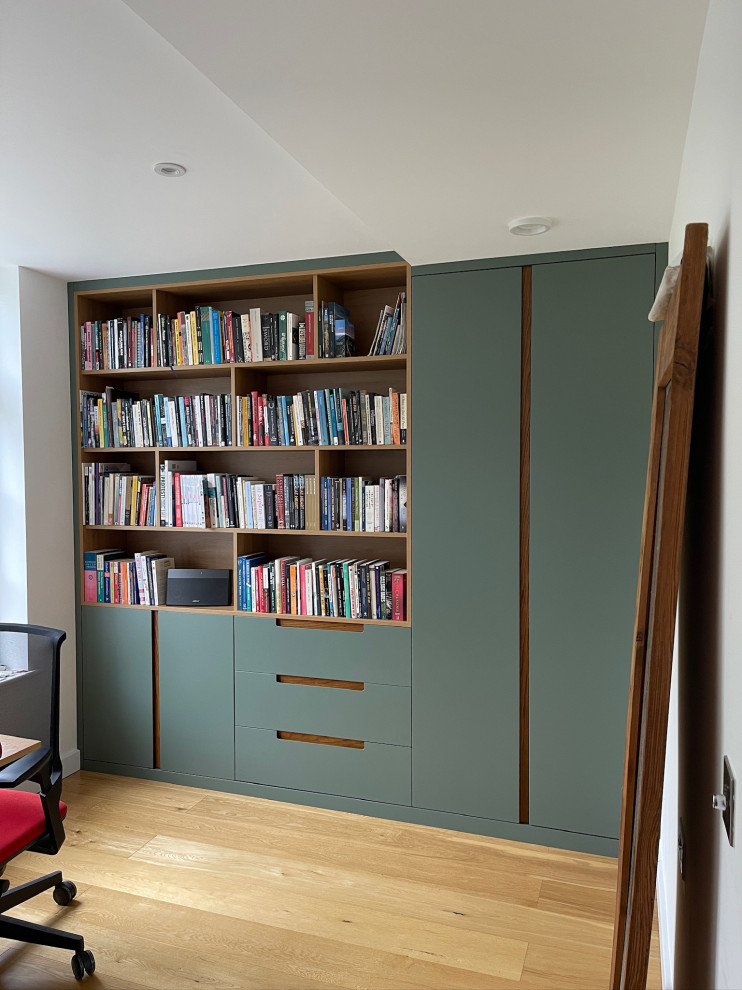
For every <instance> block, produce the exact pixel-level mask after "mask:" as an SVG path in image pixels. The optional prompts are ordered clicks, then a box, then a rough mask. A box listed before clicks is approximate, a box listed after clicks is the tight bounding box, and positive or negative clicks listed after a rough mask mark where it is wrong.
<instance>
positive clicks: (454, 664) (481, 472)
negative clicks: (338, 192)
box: [410, 268, 521, 821]
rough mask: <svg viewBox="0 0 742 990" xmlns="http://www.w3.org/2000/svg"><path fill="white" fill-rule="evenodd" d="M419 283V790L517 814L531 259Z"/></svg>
mask: <svg viewBox="0 0 742 990" xmlns="http://www.w3.org/2000/svg"><path fill="white" fill-rule="evenodd" d="M412 296H413V298H412V312H413V320H414V335H413V356H412V395H413V402H412V417H413V418H412V423H411V427H410V430H411V432H410V437H411V443H412V485H411V489H410V491H411V497H412V511H411V524H412V574H411V588H412V684H413V690H412V695H413V703H412V766H413V770H412V781H413V783H412V794H413V798H412V803H413V805H414V806H415V807H419V808H432V809H436V810H439V811H453V812H460V813H462V814H467V815H476V816H479V817H484V818H500V819H505V820H508V821H517V819H518V752H519V748H518V699H519V673H518V671H519V545H520V544H519V540H520V538H519V527H518V519H519V505H520V501H519V470H520V311H521V270H520V268H504V269H497V270H492V269H490V270H483V271H474V272H461V273H455V274H442V275H419V276H414V277H413V280H412Z"/></svg>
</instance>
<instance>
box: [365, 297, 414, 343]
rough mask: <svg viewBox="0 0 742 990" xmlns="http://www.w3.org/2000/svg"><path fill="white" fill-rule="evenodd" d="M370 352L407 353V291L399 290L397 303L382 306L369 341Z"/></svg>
mask: <svg viewBox="0 0 742 990" xmlns="http://www.w3.org/2000/svg"><path fill="white" fill-rule="evenodd" d="M368 353H369V355H372V354H406V353H407V293H406V292H400V294H399V295H398V296H397V304H396V306H395V307H394V309H392V307H391V306H384V308H383V309H382V311H381V312H380V313H379V321H378V323H377V324H376V333H375V334H374V339H373V341H372V342H371V350H370V351H369V352H368Z"/></svg>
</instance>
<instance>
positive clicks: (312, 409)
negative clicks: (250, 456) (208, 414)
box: [237, 388, 407, 447]
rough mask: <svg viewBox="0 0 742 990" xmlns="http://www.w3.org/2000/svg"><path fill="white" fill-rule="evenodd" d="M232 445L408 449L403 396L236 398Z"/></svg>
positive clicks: (328, 393)
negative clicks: (234, 443)
mask: <svg viewBox="0 0 742 990" xmlns="http://www.w3.org/2000/svg"><path fill="white" fill-rule="evenodd" d="M237 442H238V444H239V445H240V446H243V447H301V446H318V445H322V446H352V445H360V444H373V445H375V446H389V445H392V444H403V443H407V393H406V392H395V391H394V390H393V389H391V388H390V389H389V394H388V395H381V394H378V393H376V392H368V391H366V390H365V389H360V390H358V389H344V388H325V389H316V390H313V391H309V390H308V391H304V392H297V393H296V394H295V395H269V394H267V393H263V394H261V393H260V392H251V393H250V394H249V395H238V396H237Z"/></svg>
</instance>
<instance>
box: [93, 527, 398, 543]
mask: <svg viewBox="0 0 742 990" xmlns="http://www.w3.org/2000/svg"><path fill="white" fill-rule="evenodd" d="M83 528H84V529H86V530H105V531H108V532H111V531H118V532H122V531H123V532H134V533H208V534H229V533H239V534H240V535H248V536H255V535H259V536H322V537H324V536H330V537H332V536H335V537H337V536H348V537H355V538H356V539H358V538H361V537H362V538H364V539H369V538H371V539H387V540H389V539H393V540H406V539H407V533H367V532H365V531H363V532H358V531H355V530H338V529H238V528H237V527H236V526H214V527H202V526H119V525H110V526H106V525H96V526H91V525H88V524H86V525H84V527H83Z"/></svg>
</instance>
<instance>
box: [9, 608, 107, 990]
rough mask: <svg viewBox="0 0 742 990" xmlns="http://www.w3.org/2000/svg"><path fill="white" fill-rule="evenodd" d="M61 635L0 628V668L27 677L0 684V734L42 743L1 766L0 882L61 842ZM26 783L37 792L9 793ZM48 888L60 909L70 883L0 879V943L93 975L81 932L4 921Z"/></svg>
mask: <svg viewBox="0 0 742 990" xmlns="http://www.w3.org/2000/svg"><path fill="white" fill-rule="evenodd" d="M65 637H66V633H64V632H62V631H61V630H60V629H47V628H45V627H44V626H29V625H16V624H11V623H0V663H2V664H3V665H4V666H6V667H10V668H12V669H14V670H19V671H21V670H23V671H27V673H22V674H18V675H17V676H12V677H9V678H8V679H6V680H3V681H2V682H0V731H2V732H3V733H5V734H9V735H15V736H20V737H22V738H30V739H39V740H41V744H42V745H41V749H37V750H35V751H34V752H32V753H29V754H28V755H27V756H24V757H22V758H21V759H19V760H16V761H15V762H13V763H11V764H9V765H8V766H6V767H4V768H3V769H0V877H2V874H3V872H4V871H5V867H6V865H7V863H8V862H9V860H11V859H13V857H15V856H17V855H18V854H19V853H22V852H24V851H25V850H29V851H31V852H38V853H46V854H47V855H49V856H53V855H55V854H56V853H57V852H59V849H60V848H61V846H62V843H63V842H64V826H63V824H62V820H63V819H64V816H65V815H66V813H67V806H66V805H65V804H64V802H63V801H61V800H60V796H61V793H62V761H61V759H60V757H59V660H60V650H61V646H62V643H63V641H64V639H65ZM24 781H32V782H34V783H35V784H37V785H38V786H39V788H40V793H38V794H37V793H29V792H28V791H19V790H15V788H17V787H18V785H19V784H22V783H23V782H24ZM51 887H53V888H54V892H53V897H54V900H55V901H56V902H57V904H61V905H66V904H69V903H70V901H72V900H73V898H74V897H75V895H76V894H77V888H76V887H75V885H74V883H72V881H71V880H63V879H62V874H61V873H60V872H59V871H57V872H56V873H49V874H47V875H46V876H44V877H40V878H39V879H38V880H33V881H31V882H29V883H24V884H20V885H19V886H18V887H14V888H12V889H11V888H10V882H9V881H8V880H3V879H0V938H8V939H15V940H16V941H19V942H27V943H31V944H33V945H50V946H53V947H55V948H59V949H71V950H72V951H73V952H74V955H73V957H72V972H73V974H74V976H75V979H76V980H81V979H82V978H83V977H84V976H85V974H86V973H92V972H93V971H94V970H95V959H94V958H93V954H92V952H89V951H88V950H86V949H85V943H84V941H83V937H82V935H72V934H71V933H70V932H63V931H59V930H58V929H56V928H47V927H46V926H45V925H35V924H32V923H31V922H29V921H19V920H16V919H15V918H8V917H6V916H5V912H6V911H10V910H11V909H12V908H14V907H16V906H17V905H18V904H22V903H23V902H24V901H27V900H29V899H30V898H31V897H35V896H36V895H37V894H40V893H41V892H42V891H44V890H49V889H50V888H51Z"/></svg>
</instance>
